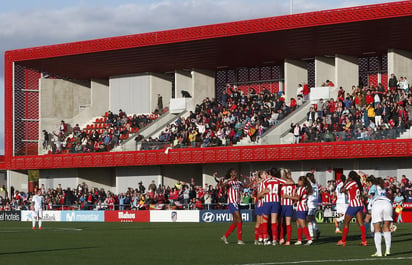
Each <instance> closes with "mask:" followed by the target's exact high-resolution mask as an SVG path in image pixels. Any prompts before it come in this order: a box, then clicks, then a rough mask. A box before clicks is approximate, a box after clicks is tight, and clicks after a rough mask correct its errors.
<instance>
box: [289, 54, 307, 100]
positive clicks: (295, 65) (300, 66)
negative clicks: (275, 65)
mask: <svg viewBox="0 0 412 265" xmlns="http://www.w3.org/2000/svg"><path fill="white" fill-rule="evenodd" d="M284 69H285V70H284V71H285V96H286V102H287V103H289V102H290V98H296V92H297V89H298V85H299V84H302V85H303V83H307V82H308V71H307V68H306V63H305V62H302V61H297V60H291V59H286V60H285V67H284Z"/></svg>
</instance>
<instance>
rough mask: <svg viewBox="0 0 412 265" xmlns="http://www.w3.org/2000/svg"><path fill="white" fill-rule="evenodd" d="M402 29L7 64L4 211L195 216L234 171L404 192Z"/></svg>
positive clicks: (344, 23)
mask: <svg viewBox="0 0 412 265" xmlns="http://www.w3.org/2000/svg"><path fill="white" fill-rule="evenodd" d="M409 26H412V2H410V1H402V2H392V3H385V4H376V5H368V6H361V7H352V8H343V9H334V10H326V11H317V12H310V13H302V14H294V15H287V16H279V17H269V18H260V19H254V20H245V21H237V22H230V23H223V24H214V25H206V26H198V27H191V28H183V29H174V30H167V31H159V32H151V33H142V34H136V35H128V36H120V37H111V38H105V39H97V40H88V41H80V42H75V43H64V44H56V45H50V46H43V47H34V48H26V49H19V50H11V51H7V52H6V53H5V155H4V157H3V158H1V160H0V168H1V169H2V174H4V178H2V180H3V183H0V184H1V185H2V186H3V189H2V192H3V193H4V194H3V196H4V195H5V194H6V193H7V194H8V196H10V194H15V191H17V190H18V191H19V192H23V193H27V192H32V191H33V190H34V189H35V188H36V187H37V188H39V189H44V191H45V193H47V194H49V201H48V202H47V203H48V204H49V205H50V208H49V209H55V205H67V204H69V205H72V204H76V205H77V206H76V207H79V208H88V207H89V208H90V207H92V208H95V207H103V208H104V209H113V207H114V206H113V205H114V204H115V203H119V198H120V197H121V196H123V197H121V198H123V200H122V201H123V203H124V201H125V200H127V201H128V202H129V204H128V205H129V206H124V207H125V208H123V209H126V207H130V208H127V209H131V208H133V207H134V208H138V207H143V208H149V207H150V206H149V205H150V204H152V203H147V201H146V203H145V199H146V200H149V201H150V200H153V201H156V206H155V207H159V205H161V207H163V205H164V204H165V203H166V199H165V198H164V197H160V198H159V196H164V195H165V194H166V195H167V197H168V198H169V199H170V200H172V202H174V201H176V200H178V194H176V190H180V189H184V190H185V191H184V192H183V193H182V194H183V195H184V194H186V195H187V196H188V197H182V198H185V199H184V200H183V202H182V203H181V202H179V203H178V204H177V207H182V208H185V207H186V208H190V207H191V208H198V207H204V206H199V205H197V203H198V202H197V199H198V198H199V197H201V198H202V201H201V202H199V203H205V200H204V199H203V195H204V194H205V193H207V192H205V191H206V190H208V189H210V192H209V193H210V194H213V196H217V197H213V198H212V196H211V197H210V200H208V203H209V204H211V203H212V201H213V202H215V203H217V202H218V200H219V198H218V195H217V194H218V193H219V191H218V190H216V189H215V188H214V185H216V182H215V176H214V172H218V173H219V174H224V172H225V171H227V169H229V168H231V167H235V168H237V169H238V170H239V172H240V173H241V174H242V175H246V176H249V174H250V172H254V171H256V170H260V169H267V168H270V167H272V166H274V167H278V168H281V167H286V168H290V169H291V171H292V175H293V178H295V179H296V178H297V177H298V176H300V175H301V174H302V173H303V172H308V171H311V172H313V173H314V174H315V176H316V179H317V181H318V182H319V183H320V184H321V185H322V186H323V187H327V186H328V183H330V181H334V180H335V179H338V178H339V177H340V176H341V175H342V174H347V173H348V171H349V170H352V169H355V170H357V171H359V172H363V173H364V174H366V175H370V174H374V175H375V176H377V177H383V178H388V179H389V178H394V177H398V178H399V179H398V180H399V181H400V176H401V175H406V176H409V177H410V176H411V175H412V167H411V165H412V163H411V162H412V160H411V155H412V133H411V130H410V125H411V121H412V92H411V90H410V84H409V81H408V80H409V78H412V46H411V43H412V35H411V34H407V29H408V28H409ZM376 29H379V30H376ZM394 181H395V180H394ZM139 183H141V184H139ZM185 184H187V185H185ZM139 185H141V186H144V187H147V188H148V187H149V186H150V185H155V186H154V189H153V188H152V189H150V191H151V192H153V194H149V193H148V194H146V193H145V192H144V190H143V192H142V190H139ZM86 186H87V192H85V191H86ZM209 186H210V187H209ZM182 187H183V188H182ZM205 187H206V188H205ZM67 188H71V189H72V190H73V191H74V193H75V194H76V196H77V197H76V201H75V200H73V201H70V202H69V203H67V201H65V198H64V197H63V196H62V195H63V192H62V190H63V189H64V190H66V189H67ZM186 189H187V191H186ZM203 189H204V190H203ZM109 191H110V192H109ZM148 191H149V189H148ZM155 191H160V192H156V194H155V193H154V192H155ZM144 194H146V195H144ZM188 194H190V196H189V195H188ZM199 194H201V196H200V195H199ZM183 195H182V196H183ZM186 195H184V196H186ZM19 196H20V195H19ZM89 196H91V197H94V199H93V200H92V201H93V206H90V204H89V203H88V197H89ZM141 196H143V197H144V198H141ZM6 197H7V196H6ZM155 197H156V199H155ZM126 198H127V199H126ZM189 198H190V200H189ZM140 199H142V200H143V206H139V202H140ZM133 201H136V202H135V203H136V205H133ZM167 201H169V200H167ZM159 202H160V203H159ZM245 202H246V199H245ZM246 204H247V203H246ZM7 207H9V208H7V209H11V208H13V207H14V206H13V205H9V206H7ZM111 207H112V208H111ZM119 207H120V206H119ZM13 209H14V208H13ZM116 209H120V208H116ZM202 209H203V208H202Z"/></svg>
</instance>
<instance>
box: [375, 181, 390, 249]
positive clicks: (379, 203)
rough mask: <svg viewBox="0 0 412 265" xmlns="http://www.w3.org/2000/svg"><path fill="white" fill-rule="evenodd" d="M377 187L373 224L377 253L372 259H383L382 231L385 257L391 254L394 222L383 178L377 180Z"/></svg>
mask: <svg viewBox="0 0 412 265" xmlns="http://www.w3.org/2000/svg"><path fill="white" fill-rule="evenodd" d="M375 185H376V193H375V196H374V198H373V199H372V201H371V203H370V204H372V224H373V226H374V228H375V235H374V240H375V247H376V253H374V254H372V257H382V247H381V242H382V236H381V233H382V230H383V237H384V238H385V246H386V251H385V256H389V255H390V254H391V242H392V235H391V229H390V226H391V222H392V220H393V219H392V215H393V209H392V203H391V201H390V200H389V199H388V197H386V191H385V182H384V180H383V179H382V178H377V179H376V180H375Z"/></svg>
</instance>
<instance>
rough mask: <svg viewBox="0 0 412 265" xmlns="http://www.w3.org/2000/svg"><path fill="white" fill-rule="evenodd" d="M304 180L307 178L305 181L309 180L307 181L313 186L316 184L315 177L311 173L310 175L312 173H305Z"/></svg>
mask: <svg viewBox="0 0 412 265" xmlns="http://www.w3.org/2000/svg"><path fill="white" fill-rule="evenodd" d="M306 178H307V179H309V180H310V182H312V183H313V184H315V183H316V180H315V175H313V173H312V172H309V173H306Z"/></svg>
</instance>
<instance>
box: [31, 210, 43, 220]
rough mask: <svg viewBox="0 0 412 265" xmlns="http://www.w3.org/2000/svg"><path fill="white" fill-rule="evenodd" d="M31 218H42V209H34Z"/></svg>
mask: <svg viewBox="0 0 412 265" xmlns="http://www.w3.org/2000/svg"><path fill="white" fill-rule="evenodd" d="M32 217H33V218H34V217H39V218H43V209H34V210H33V214H32Z"/></svg>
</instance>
